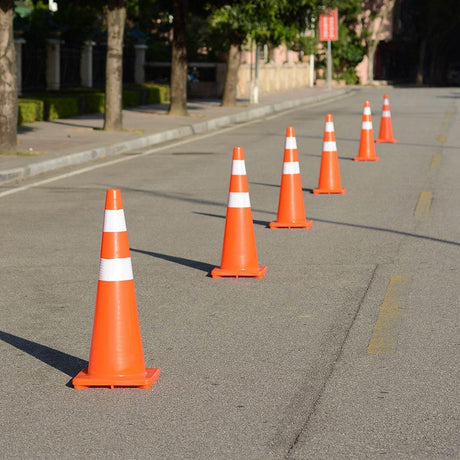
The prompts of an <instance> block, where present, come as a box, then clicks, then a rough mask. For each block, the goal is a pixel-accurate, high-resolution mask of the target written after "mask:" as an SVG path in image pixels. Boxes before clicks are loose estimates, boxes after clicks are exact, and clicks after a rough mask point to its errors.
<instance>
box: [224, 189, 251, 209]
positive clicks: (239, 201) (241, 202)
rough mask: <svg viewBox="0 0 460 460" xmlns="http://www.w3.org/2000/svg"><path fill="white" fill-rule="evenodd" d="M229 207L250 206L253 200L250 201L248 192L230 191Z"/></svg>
mask: <svg viewBox="0 0 460 460" xmlns="http://www.w3.org/2000/svg"><path fill="white" fill-rule="evenodd" d="M228 207H229V208H250V207H251V202H250V201H249V193H248V192H230V193H229V194H228Z"/></svg>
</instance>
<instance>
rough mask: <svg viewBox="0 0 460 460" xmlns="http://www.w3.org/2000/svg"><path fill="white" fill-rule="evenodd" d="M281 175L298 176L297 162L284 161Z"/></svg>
mask: <svg viewBox="0 0 460 460" xmlns="http://www.w3.org/2000/svg"><path fill="white" fill-rule="evenodd" d="M283 174H300V168H299V162H298V161H286V162H285V163H283Z"/></svg>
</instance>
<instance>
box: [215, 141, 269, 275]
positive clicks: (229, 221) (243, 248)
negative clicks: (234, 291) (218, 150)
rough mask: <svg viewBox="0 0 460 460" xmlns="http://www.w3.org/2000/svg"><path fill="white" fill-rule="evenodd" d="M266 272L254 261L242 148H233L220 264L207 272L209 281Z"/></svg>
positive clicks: (255, 257)
mask: <svg viewBox="0 0 460 460" xmlns="http://www.w3.org/2000/svg"><path fill="white" fill-rule="evenodd" d="M266 273H267V267H261V266H259V262H258V260H257V249H256V238H255V235H254V223H253V221H252V213H251V203H250V201H249V189H248V180H247V177H246V166H245V163H244V153H243V148H242V147H235V148H234V149H233V162H232V174H231V177H230V191H229V194H228V205H227V218H226V220H225V232H224V245H223V249H222V261H221V264H220V267H216V268H214V269H213V270H212V271H211V276H212V277H213V278H222V277H224V276H230V277H235V278H239V277H240V276H246V277H255V278H262V277H263V276H265V274H266Z"/></svg>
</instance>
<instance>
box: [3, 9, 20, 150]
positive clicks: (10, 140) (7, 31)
mask: <svg viewBox="0 0 460 460" xmlns="http://www.w3.org/2000/svg"><path fill="white" fill-rule="evenodd" d="M13 15H14V1H13V0H0V152H1V153H16V149H17V123H18V94H17V84H16V55H15V50H14V34H13Z"/></svg>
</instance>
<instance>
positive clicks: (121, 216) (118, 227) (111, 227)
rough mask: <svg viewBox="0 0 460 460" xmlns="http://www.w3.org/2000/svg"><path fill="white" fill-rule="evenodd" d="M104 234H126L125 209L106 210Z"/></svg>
mask: <svg viewBox="0 0 460 460" xmlns="http://www.w3.org/2000/svg"><path fill="white" fill-rule="evenodd" d="M103 231H104V232H126V221H125V213H124V211H123V209H106V210H105V212H104V226H103Z"/></svg>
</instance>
